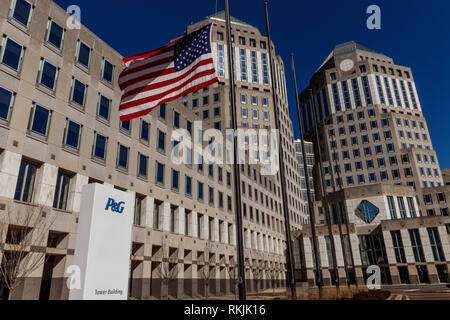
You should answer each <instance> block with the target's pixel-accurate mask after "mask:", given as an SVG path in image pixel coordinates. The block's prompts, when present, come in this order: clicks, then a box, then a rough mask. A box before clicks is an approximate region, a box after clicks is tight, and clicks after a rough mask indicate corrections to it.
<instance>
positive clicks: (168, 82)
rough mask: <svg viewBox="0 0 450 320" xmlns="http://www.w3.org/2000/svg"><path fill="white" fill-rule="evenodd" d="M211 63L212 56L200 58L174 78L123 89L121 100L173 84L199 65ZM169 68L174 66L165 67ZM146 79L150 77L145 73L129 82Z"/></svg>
mask: <svg viewBox="0 0 450 320" xmlns="http://www.w3.org/2000/svg"><path fill="white" fill-rule="evenodd" d="M212 63H213V59H212V58H210V59H206V60H201V61H200V62H199V63H197V64H196V65H195V66H193V67H192V68H191V69H190V70H187V71H186V72H185V73H183V74H181V75H179V76H178V77H175V78H172V79H168V80H166V81H161V82H158V83H153V84H149V85H147V86H142V87H139V88H136V89H132V90H128V91H127V90H125V91H126V92H125V93H124V94H123V95H122V100H123V99H124V98H126V97H129V96H131V95H135V94H138V93H141V92H146V91H150V90H153V89H159V88H162V87H165V86H168V85H171V84H173V83H176V82H178V81H180V80H182V79H183V78H186V77H187V76H189V75H190V74H192V73H193V72H194V71H196V70H197V69H198V68H199V67H201V66H204V65H208V64H212ZM171 70H173V71H174V70H175V69H174V68H171V69H167V70H166V71H171ZM166 71H164V72H165V73H166V74H169V73H170V72H166ZM155 74H156V75H157V76H162V75H164V73H161V72H155V73H153V75H152V76H155ZM147 79H148V80H151V77H149V75H145V76H143V77H139V78H136V79H134V80H132V81H131V80H130V81H129V82H134V83H137V82H140V81H142V80H147ZM127 84H128V82H127Z"/></svg>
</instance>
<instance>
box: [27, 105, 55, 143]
mask: <svg viewBox="0 0 450 320" xmlns="http://www.w3.org/2000/svg"><path fill="white" fill-rule="evenodd" d="M51 115H52V111H51V110H49V109H47V108H44V107H42V106H40V105H38V104H34V105H33V107H32V109H31V117H30V124H29V127H28V132H29V133H32V134H37V135H38V136H40V137H44V138H46V137H47V136H48V131H49V127H50V119H51Z"/></svg>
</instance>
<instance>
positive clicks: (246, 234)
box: [244, 229, 252, 249]
mask: <svg viewBox="0 0 450 320" xmlns="http://www.w3.org/2000/svg"><path fill="white" fill-rule="evenodd" d="M244 244H245V248H247V249H250V248H251V247H252V244H251V240H250V230H249V229H247V230H246V231H245V232H244Z"/></svg>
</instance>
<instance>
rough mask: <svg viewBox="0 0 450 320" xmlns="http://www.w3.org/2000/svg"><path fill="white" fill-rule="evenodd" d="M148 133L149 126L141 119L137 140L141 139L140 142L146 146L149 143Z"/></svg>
mask: <svg viewBox="0 0 450 320" xmlns="http://www.w3.org/2000/svg"><path fill="white" fill-rule="evenodd" d="M149 131H150V124H149V123H148V122H147V121H145V120H142V119H141V130H140V136H139V138H140V139H141V141H143V142H145V143H147V144H148V142H149Z"/></svg>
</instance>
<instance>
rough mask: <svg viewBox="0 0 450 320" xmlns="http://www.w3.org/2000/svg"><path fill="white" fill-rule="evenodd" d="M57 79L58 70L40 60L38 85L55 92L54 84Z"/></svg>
mask: <svg viewBox="0 0 450 320" xmlns="http://www.w3.org/2000/svg"><path fill="white" fill-rule="evenodd" d="M57 77H58V68H56V67H55V66H54V65H52V64H51V63H49V62H48V61H45V60H42V61H41V67H40V71H39V84H41V85H43V86H45V87H47V88H48V89H50V90H52V91H55V84H56V79H57Z"/></svg>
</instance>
